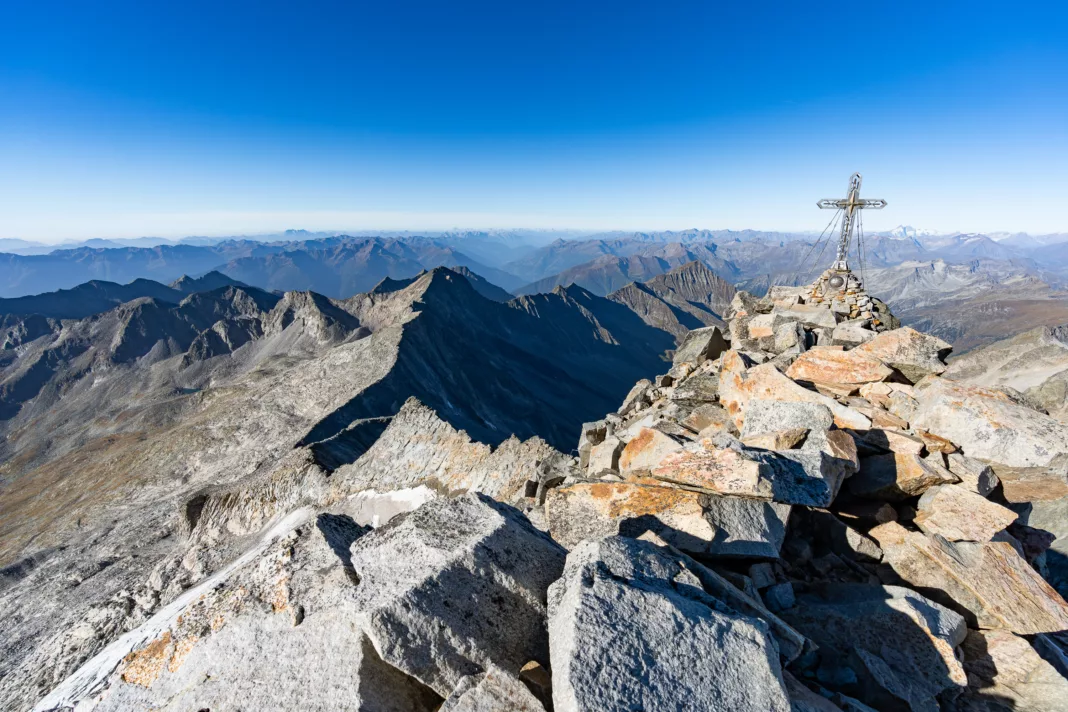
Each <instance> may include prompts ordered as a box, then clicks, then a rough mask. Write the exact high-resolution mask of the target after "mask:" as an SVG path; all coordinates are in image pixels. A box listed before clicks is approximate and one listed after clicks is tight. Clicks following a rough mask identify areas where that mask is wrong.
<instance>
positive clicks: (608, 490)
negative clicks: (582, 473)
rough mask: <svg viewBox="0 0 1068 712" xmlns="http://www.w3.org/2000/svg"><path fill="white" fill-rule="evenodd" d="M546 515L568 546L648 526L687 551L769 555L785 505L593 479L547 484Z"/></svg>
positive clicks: (774, 551) (775, 548) (778, 541)
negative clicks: (585, 481) (567, 484)
mask: <svg viewBox="0 0 1068 712" xmlns="http://www.w3.org/2000/svg"><path fill="white" fill-rule="evenodd" d="M545 516H546V519H547V521H548V524H549V532H550V534H552V537H553V539H555V540H556V541H557V542H559V543H560V544H562V545H563V546H565V547H567V548H568V549H572V548H574V547H575V546H577V545H578V543H579V542H581V541H583V540H584V539H601V538H604V537H607V536H611V535H613V534H622V535H624V536H630V537H638V536H641V535H643V534H645V533H646V532H652V533H654V534H656V535H657V536H659V537H660V538H661V539H662V540H663V541H665V542H667V543H668V544H671V545H672V546H674V547H675V548H677V549H679V550H681V551H684V552H686V553H689V554H697V555H700V556H715V557H728V558H751V557H756V558H769V559H774V558H777V557H778V556H779V549H780V548H781V547H782V543H783V539H784V538H785V537H786V523H787V518H788V517H789V516H790V505H786V504H776V503H775V502H763V501H759V500H755V499H743V498H739V497H716V496H713V495H706V494H700V493H697V492H689V491H686V490H682V489H675V488H669V487H665V486H663V484H662V483H658V482H656V481H655V480H647V481H641V482H595V483H576V484H573V485H569V486H567V487H559V488H557V489H553V490H550V491H549V494H548V496H547V498H546V500H545Z"/></svg>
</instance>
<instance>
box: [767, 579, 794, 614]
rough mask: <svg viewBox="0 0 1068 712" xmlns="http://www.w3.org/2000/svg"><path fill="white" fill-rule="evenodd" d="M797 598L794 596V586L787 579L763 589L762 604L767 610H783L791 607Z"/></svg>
mask: <svg viewBox="0 0 1068 712" xmlns="http://www.w3.org/2000/svg"><path fill="white" fill-rule="evenodd" d="M796 602H797V600H796V599H795V598H794V587H793V584H791V583H790V582H789V581H786V582H785V583H777V584H775V585H774V586H770V587H768V590H766V591H764V605H766V606H767V607H768V610H769V611H784V610H786V609H787V608H792V607H793V605H794V603H796Z"/></svg>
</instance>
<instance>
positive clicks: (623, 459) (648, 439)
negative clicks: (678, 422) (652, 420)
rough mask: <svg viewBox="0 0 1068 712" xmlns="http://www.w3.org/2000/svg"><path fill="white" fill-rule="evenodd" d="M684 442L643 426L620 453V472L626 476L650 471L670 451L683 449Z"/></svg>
mask: <svg viewBox="0 0 1068 712" xmlns="http://www.w3.org/2000/svg"><path fill="white" fill-rule="evenodd" d="M682 445H683V444H682V443H681V442H679V441H678V440H677V439H675V438H673V437H671V436H670V435H665V434H664V433H662V432H661V431H659V430H653V429H652V428H642V429H641V430H640V431H639V432H638V434H637V436H635V437H634V438H633V439H632V440H631V441H630V442H628V443H627V444H626V446H625V447H624V448H623V452H622V453H621V454H620V455H619V473H620V474H621V475H623V476H624V477H626V476H628V475H633V474H635V473H639V472H649V471H650V470H652V469H654V468H655V467H657V466H658V465H659V464H660V461H661V460H663V459H664V456H665V455H667V454H668V453H669V452H675V451H676V450H681V449H682Z"/></svg>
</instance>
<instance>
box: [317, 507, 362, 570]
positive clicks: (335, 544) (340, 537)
mask: <svg viewBox="0 0 1068 712" xmlns="http://www.w3.org/2000/svg"><path fill="white" fill-rule="evenodd" d="M315 526H317V527H319V531H320V532H322V534H323V538H324V539H326V543H327V544H328V545H329V546H330V549H331V550H332V551H333V552H334V553H335V554H337V557H338V558H339V559H341V563H342V565H344V566H345V567H346V568H348V569H351V568H352V560H351V556H350V554H349V547H350V546H352V542H354V541H356V540H357V539H359V538H360V537H361V536H363V535H364V534H366V533H367V532H369V531H371V528H370V527H365V526H361V525H360V524H357V523H356V520H354V519H353V518H352V517H350V516H348V515H347V514H329V513H325V512H324V513H323V514H320V515H319V516H318V517H317V518H316V520H315Z"/></svg>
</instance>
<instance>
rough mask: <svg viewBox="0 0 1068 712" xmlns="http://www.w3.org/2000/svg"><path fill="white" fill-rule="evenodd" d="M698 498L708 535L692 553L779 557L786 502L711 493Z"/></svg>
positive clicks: (730, 556) (786, 511)
mask: <svg viewBox="0 0 1068 712" xmlns="http://www.w3.org/2000/svg"><path fill="white" fill-rule="evenodd" d="M701 501H702V503H703V504H704V505H705V511H704V518H705V521H707V522H708V523H709V525H710V526H711V528H712V536H711V538H710V539H709V541H708V542H706V543H705V544H704V545H703V546H702V547H701V550H700V551H696V552H694V553H698V554H704V555H706V556H720V557H727V558H753V557H756V558H769V559H777V558H779V549H780V548H782V543H783V540H784V539H785V538H786V523H787V521H788V520H789V517H790V509H791V507H790V505H788V504H779V503H777V502H761V501H759V500H754V499H744V498H741V497H715V496H712V495H708V496H704V497H702V500H701ZM676 546H678V545H677V544H676ZM678 548H680V549H682V550H683V551H686V549H687V547H685V546H683V547H678Z"/></svg>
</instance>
